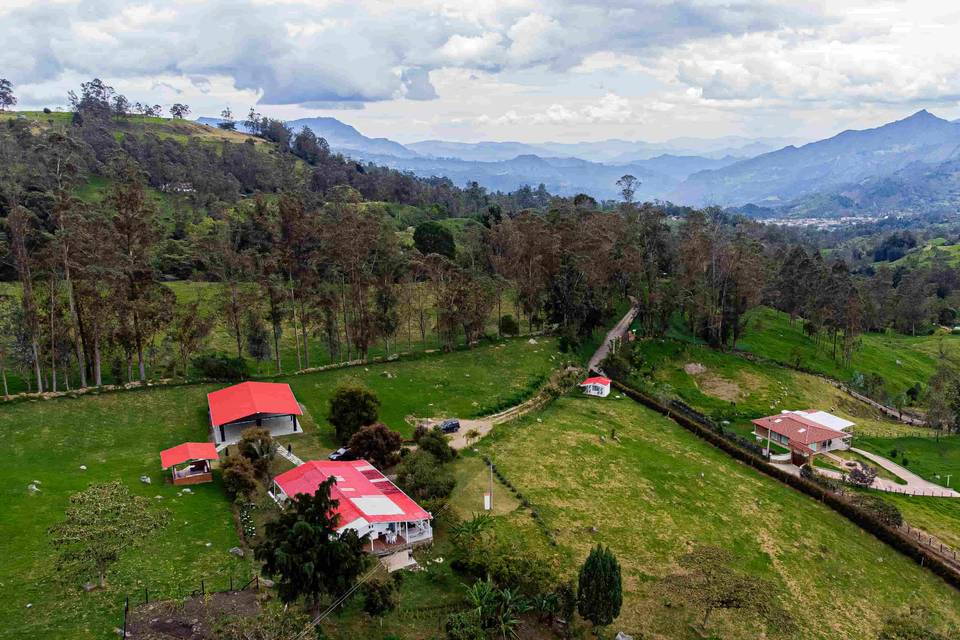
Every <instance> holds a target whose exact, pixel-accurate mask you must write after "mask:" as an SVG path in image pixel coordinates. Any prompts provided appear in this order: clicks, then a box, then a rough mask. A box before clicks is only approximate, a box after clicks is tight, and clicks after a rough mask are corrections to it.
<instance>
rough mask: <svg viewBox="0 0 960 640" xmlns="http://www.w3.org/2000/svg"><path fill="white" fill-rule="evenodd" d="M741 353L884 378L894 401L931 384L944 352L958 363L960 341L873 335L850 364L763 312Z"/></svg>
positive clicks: (756, 313) (829, 372) (799, 328)
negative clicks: (939, 359) (900, 395)
mask: <svg viewBox="0 0 960 640" xmlns="http://www.w3.org/2000/svg"><path fill="white" fill-rule="evenodd" d="M671 333H672V335H673V336H674V337H678V338H682V339H684V340H690V336H689V335H687V334H686V331H685V329H684V327H682V326H679V325H675V326H674V328H673V329H672V332H671ZM737 348H738V349H742V350H744V351H748V352H750V353H754V354H757V355H760V356H764V357H767V358H772V359H774V360H778V361H780V362H786V363H790V364H796V363H797V361H798V360H799V363H800V366H802V367H804V368H806V369H810V370H813V371H817V372H819V373H822V374H824V375H826V376H829V377H832V378H835V379H837V380H840V381H843V382H849V381H850V380H851V379H852V378H853V377H854V375H855V374H856V373H858V372H859V373H875V374H878V375H880V376H882V377H883V379H884V380H885V382H886V386H887V392H888V394H889V395H890V396H891V397H893V396H896V395H898V394H900V393H903V392H904V391H906V390H907V389H908V388H909V387H912V386H913V385H914V384H915V383H917V382H919V383H921V384H926V382H927V380H929V379H930V376H932V375H933V373H934V370H935V369H936V361H937V358H938V355H939V353H940V350H941V349H943V351H944V352H945V353H946V354H948V355H951V356H953V357H958V356H960V336H955V335H951V334H947V333H938V334H935V335H930V336H916V337H914V336H905V335H902V334H895V333H883V334H878V333H868V334H864V335H862V336H861V337H860V346H859V347H858V348H857V349H856V350H855V351H854V353H853V356H852V358H851V361H850V363H849V364H845V363H843V362H838V361H837V360H834V359H833V357H832V347H831V344H830V343H829V341H828V340H826V339H824V340H823V341H822V343H821V344H820V345H817V344H816V342H815V341H814V340H813V339H811V338H810V337H808V336H807V335H806V334H804V332H803V324H802V322H801V321H800V320H798V321H795V322H793V323H791V322H790V319H789V318H788V317H787V316H786V315H785V314H783V313H780V312H777V311H774V310H773V309H769V308H766V307H760V308H757V309H754V310H753V311H751V312H750V314H749V316H748V320H747V328H746V331H745V332H744V334H743V337H742V338H741V339H740V340H739V341H738V342H737Z"/></svg>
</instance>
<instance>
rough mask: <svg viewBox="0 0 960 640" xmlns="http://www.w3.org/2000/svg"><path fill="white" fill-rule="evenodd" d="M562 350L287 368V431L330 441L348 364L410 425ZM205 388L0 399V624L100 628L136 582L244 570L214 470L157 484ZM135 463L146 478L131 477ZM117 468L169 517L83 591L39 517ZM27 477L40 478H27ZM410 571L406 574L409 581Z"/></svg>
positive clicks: (509, 382) (74, 632) (544, 368)
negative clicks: (210, 479)
mask: <svg viewBox="0 0 960 640" xmlns="http://www.w3.org/2000/svg"><path fill="white" fill-rule="evenodd" d="M560 360H561V356H560V354H558V353H557V351H556V342H555V341H554V340H552V339H543V340H539V341H538V342H537V344H535V345H534V344H530V343H529V342H527V341H526V340H519V339H518V340H510V341H506V342H505V343H503V345H502V346H501V345H492V346H484V347H479V348H476V349H474V350H472V351H469V352H456V353H452V354H446V355H435V356H425V357H422V358H420V359H416V360H411V361H398V362H394V363H389V364H384V365H378V366H377V367H372V366H371V367H368V368H362V367H354V368H349V369H341V370H332V371H325V372H318V373H313V374H306V375H302V376H293V377H290V378H289V379H288V380H287V381H289V382H290V383H291V385H292V386H293V388H294V392H295V393H296V395H297V397H298V399H299V400H300V402H301V403H302V404H304V405H305V406H306V408H307V414H308V415H307V416H305V418H304V420H303V424H304V431H305V433H304V434H303V435H301V436H291V437H289V439H288V442H289V443H290V444H292V446H293V447H294V451H295V452H296V453H298V454H300V455H301V456H303V457H314V456H319V455H322V454H323V453H325V452H327V451H329V449H330V447H331V446H332V438H331V436H330V432H331V429H330V427H329V425H327V424H326V421H325V419H324V416H325V414H326V401H327V398H328V397H329V394H330V393H331V392H332V390H333V389H334V388H335V387H336V385H337V384H339V383H340V382H341V381H343V380H345V379H348V378H358V379H360V380H361V381H363V382H364V383H366V384H367V385H368V386H370V387H371V388H373V389H374V390H375V391H376V392H377V394H378V395H379V396H380V398H381V400H382V401H383V410H382V416H381V417H382V419H383V420H384V421H386V422H387V423H388V424H390V425H391V426H393V427H394V428H397V429H400V430H402V431H403V432H404V433H406V434H409V433H410V432H411V431H412V426H410V425H409V424H408V423H407V422H406V421H405V420H404V417H405V416H407V415H419V416H428V415H478V414H480V413H483V412H485V411H488V410H491V409H495V408H498V407H499V406H500V405H505V404H509V403H512V402H515V401H519V400H522V399H524V397H525V396H524V394H525V393H527V392H528V391H529V390H532V389H535V388H537V387H538V386H539V384H540V382H541V381H542V380H544V379H545V378H546V377H547V375H548V373H549V372H550V371H551V370H552V369H553V368H554V367H556V366H559V363H560ZM384 372H387V373H389V375H384ZM218 386H222V385H218ZM214 388H217V386H214V385H190V386H179V387H166V388H154V389H144V390H138V391H131V392H118V393H109V394H102V395H89V396H83V397H80V398H76V399H59V400H50V401H39V400H38V401H32V402H20V403H16V404H11V405H7V406H3V407H0V412H2V413H0V417H2V420H0V425H2V426H0V435H2V437H3V438H4V441H5V442H6V443H7V448H6V449H5V456H6V457H5V462H4V464H3V465H2V467H0V482H2V483H3V489H2V490H0V511H2V513H3V514H4V517H3V518H0V554H2V555H3V557H4V558H5V561H4V562H3V563H2V564H0V596H2V597H0V619H3V620H4V621H5V622H6V624H5V625H3V626H2V627H0V638H7V637H9V638H15V637H16V638H21V637H44V638H70V639H71V640H72V639H74V638H103V637H107V636H108V635H110V634H112V629H113V628H114V627H115V626H116V625H117V624H118V622H119V620H120V618H119V616H120V612H121V602H122V600H123V597H124V595H126V594H131V595H132V594H134V593H138V594H142V592H143V589H144V588H145V587H146V588H148V589H149V591H150V593H151V594H152V595H151V598H153V597H172V596H176V595H177V593H178V589H180V590H182V592H183V593H189V592H190V591H192V590H193V589H197V588H199V585H200V581H201V580H206V584H207V586H208V588H219V589H225V588H226V587H227V585H228V580H229V578H230V577H231V576H233V577H234V578H236V579H237V580H238V581H239V580H245V579H247V578H249V577H250V576H251V575H252V571H253V567H252V565H251V564H250V563H249V558H247V559H246V560H244V559H238V558H236V557H234V556H232V555H230V554H229V553H228V550H229V549H230V548H231V547H233V546H236V545H237V544H238V542H239V538H238V535H237V532H236V530H235V525H234V520H233V516H232V513H231V504H230V502H229V501H228V499H227V497H226V495H225V493H224V492H223V489H222V487H221V486H220V484H219V481H218V482H215V483H214V484H210V485H198V486H195V487H193V488H192V493H189V494H183V493H181V492H180V491H178V490H177V489H175V488H174V487H172V486H171V485H167V484H166V483H165V482H164V478H165V475H164V474H163V473H162V472H161V471H160V460H159V452H160V451H161V450H162V449H165V448H168V447H170V446H173V445H176V444H179V443H180V442H184V441H203V440H206V439H207V429H208V418H207V406H206V393H207V392H209V391H211V390H213V389H214ZM313 418H315V420H314V419H313ZM318 432H319V436H318ZM81 466H85V467H86V469H85V470H84V469H81ZM141 475H146V476H149V478H150V479H151V483H150V484H149V485H147V484H143V483H141V481H140V480H139V478H140V476H141ZM216 477H217V478H218V477H219V476H218V475H217V476H216ZM114 479H119V480H121V481H122V482H123V483H124V484H125V485H126V486H128V487H130V489H131V490H132V491H134V492H136V493H137V494H139V495H143V496H146V497H148V498H150V499H151V501H154V502H155V504H156V505H157V508H158V509H160V508H165V509H168V510H169V512H170V515H169V519H168V523H167V525H166V527H165V528H164V529H163V530H162V531H160V532H159V533H158V534H156V535H154V536H152V537H151V538H150V539H149V540H148V541H147V543H146V545H145V546H144V547H143V548H142V549H140V550H137V551H133V552H131V553H129V554H126V555H125V556H123V557H122V558H121V560H120V562H119V563H118V564H117V565H116V566H115V567H114V568H113V570H112V571H111V572H110V574H109V575H108V587H107V589H105V590H103V591H93V592H91V593H85V592H84V591H83V590H82V589H80V588H79V585H80V582H82V581H80V582H78V581H76V580H74V581H61V580H60V579H59V576H58V575H57V572H56V570H55V568H54V558H55V554H54V550H53V548H52V547H51V545H50V543H49V540H48V537H47V535H46V530H47V529H48V528H49V527H50V526H52V525H54V524H56V523H57V522H58V521H60V520H61V519H62V518H63V512H64V508H65V507H66V504H67V500H68V498H69V497H70V495H72V494H73V493H75V492H77V491H80V490H82V489H84V488H85V487H86V486H87V485H88V484H90V483H93V482H103V481H108V480H114ZM34 480H36V481H38V482H37V483H36V485H37V486H38V487H39V489H40V490H39V491H37V492H31V491H30V490H28V484H30V483H31V482H33V481H34ZM156 496H161V497H160V498H156ZM447 572H449V570H448V569H447ZM451 580H453V578H451ZM416 584H417V582H416V579H415V580H414V581H413V582H412V583H411V585H412V587H413V586H415V585H416ZM414 591H416V589H414ZM451 593H455V594H459V593H460V592H459V589H458V583H452V585H451ZM456 597H460V596H459V595H456ZM27 605H31V606H30V607H28V606H27Z"/></svg>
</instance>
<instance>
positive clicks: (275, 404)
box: [207, 382, 303, 445]
mask: <svg viewBox="0 0 960 640" xmlns="http://www.w3.org/2000/svg"><path fill="white" fill-rule="evenodd" d="M207 405H208V406H209V409H210V429H211V432H212V434H213V441H214V443H215V444H217V445H228V444H233V443H235V442H238V441H239V440H240V434H241V433H242V432H243V430H244V429H247V428H248V427H252V426H257V427H264V428H266V429H269V431H270V435H272V436H274V437H277V436H286V435H291V434H294V433H302V432H303V431H302V430H301V428H300V423H299V422H298V421H297V416H302V415H303V410H302V409H301V408H300V404H299V403H298V402H297V399H296V398H295V397H294V395H293V390H291V389H290V385H288V384H282V383H277V382H241V383H240V384H235V385H233V386H232V387H227V388H225V389H220V390H218V391H214V392H212V393H208V394H207Z"/></svg>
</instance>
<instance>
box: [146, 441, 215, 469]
mask: <svg viewBox="0 0 960 640" xmlns="http://www.w3.org/2000/svg"><path fill="white" fill-rule="evenodd" d="M219 457H220V455H219V454H218V453H217V447H216V446H215V445H214V444H213V443H212V442H184V443H183V444H178V445H177V446H175V447H171V448H169V449H165V450H163V451H161V452H160V464H161V465H163V468H164V469H169V468H170V467H172V466H174V465H178V464H181V463H184V462H187V461H189V460H216V459H217V458H219Z"/></svg>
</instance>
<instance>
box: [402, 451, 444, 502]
mask: <svg viewBox="0 0 960 640" xmlns="http://www.w3.org/2000/svg"><path fill="white" fill-rule="evenodd" d="M397 484H398V485H400V488H401V489H403V490H404V491H406V492H407V494H408V495H409V496H410V497H412V498H414V499H415V500H423V499H436V498H446V497H447V496H449V495H450V492H451V491H453V486H454V485H455V484H456V480H455V479H454V477H453V474H452V473H451V472H450V470H449V469H447V468H446V467H445V466H444V465H442V464H440V463H439V462H438V461H437V459H436V458H434V457H433V454H431V453H429V452H427V451H423V450H420V449H418V450H417V451H414V452H413V453H411V454H410V455H408V456H407V457H405V458H404V459H403V462H401V463H400V464H399V465H397Z"/></svg>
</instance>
